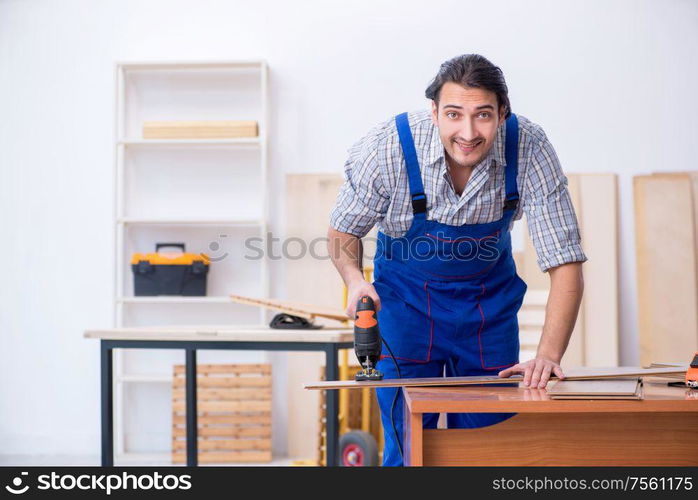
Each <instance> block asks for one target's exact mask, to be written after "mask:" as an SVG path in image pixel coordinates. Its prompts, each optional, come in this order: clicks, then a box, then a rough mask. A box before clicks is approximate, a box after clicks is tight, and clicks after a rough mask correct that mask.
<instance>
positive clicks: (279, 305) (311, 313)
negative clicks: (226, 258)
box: [230, 294, 349, 321]
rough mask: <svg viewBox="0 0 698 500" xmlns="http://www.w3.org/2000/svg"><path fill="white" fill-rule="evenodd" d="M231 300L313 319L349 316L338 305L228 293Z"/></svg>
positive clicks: (345, 319)
mask: <svg viewBox="0 0 698 500" xmlns="http://www.w3.org/2000/svg"><path fill="white" fill-rule="evenodd" d="M230 298H231V299H232V300H233V302H238V303H240V304H249V305H255V306H260V307H266V308H267V309H273V310H276V311H282V312H285V313H289V314H293V315H295V316H300V317H302V318H309V319H314V318H316V317H321V318H328V319H334V320H337V321H347V320H348V319H349V318H348V317H347V315H346V314H344V311H342V309H340V308H338V307H326V306H319V305H316V304H305V303H302V302H295V301H292V300H279V299H268V298H255V297H245V296H242V295H232V294H231V295H230Z"/></svg>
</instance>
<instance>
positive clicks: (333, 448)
mask: <svg viewBox="0 0 698 500" xmlns="http://www.w3.org/2000/svg"><path fill="white" fill-rule="evenodd" d="M338 352H339V349H338V348H337V345H336V344H332V345H329V346H328V347H327V348H326V349H325V380H338V379H339V367H338V365H337V354H338ZM325 406H326V414H325V433H326V437H327V439H326V441H327V466H328V467H333V466H336V465H338V459H339V419H338V417H337V415H338V413H339V391H337V390H334V389H332V390H327V391H325Z"/></svg>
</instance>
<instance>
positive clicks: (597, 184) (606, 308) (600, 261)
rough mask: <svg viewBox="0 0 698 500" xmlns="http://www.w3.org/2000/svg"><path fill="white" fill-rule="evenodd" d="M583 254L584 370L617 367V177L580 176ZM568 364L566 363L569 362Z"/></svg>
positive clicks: (613, 175)
mask: <svg viewBox="0 0 698 500" xmlns="http://www.w3.org/2000/svg"><path fill="white" fill-rule="evenodd" d="M576 177H577V182H578V183H579V190H580V195H581V200H582V202H581V207H580V210H579V214H580V215H579V219H580V220H581V233H582V243H583V247H584V252H585V253H586V255H587V258H588V259H589V260H588V262H587V263H585V264H584V307H583V310H582V313H583V319H582V321H583V325H584V361H585V363H584V364H585V366H617V365H618V361H619V348H618V345H619V324H618V184H617V176H616V175H615V174H580V175H577V176H576ZM566 361H567V360H566Z"/></svg>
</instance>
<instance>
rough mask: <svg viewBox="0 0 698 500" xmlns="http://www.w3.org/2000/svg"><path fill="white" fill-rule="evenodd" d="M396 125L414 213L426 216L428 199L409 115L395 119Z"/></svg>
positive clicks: (405, 114) (398, 116) (403, 114)
mask: <svg viewBox="0 0 698 500" xmlns="http://www.w3.org/2000/svg"><path fill="white" fill-rule="evenodd" d="M395 125H396V126H397V133H398V136H399V137H400V146H401V147H402V154H403V155H404V157H405V165H406V166H407V180H408V181H409V184H410V195H411V196H412V212H413V213H414V215H415V216H416V215H417V214H426V211H427V197H426V195H425V194H424V185H423V184H422V174H421V173H420V171H419V160H418V159H417V151H416V150H415V148H414V139H413V137H412V131H411V130H410V122H409V120H408V119H407V113H402V114H400V115H397V116H396V117H395Z"/></svg>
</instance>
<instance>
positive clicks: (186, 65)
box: [117, 59, 266, 71]
mask: <svg viewBox="0 0 698 500" xmlns="http://www.w3.org/2000/svg"><path fill="white" fill-rule="evenodd" d="M117 66H120V67H122V68H123V69H125V70H156V71H160V70H171V69H203V68H211V69H217V68H224V69H225V68H263V67H265V66H266V61H264V60H261V59H258V60H244V61H242V60H241V61H143V62H140V61H139V62H118V63H117Z"/></svg>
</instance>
